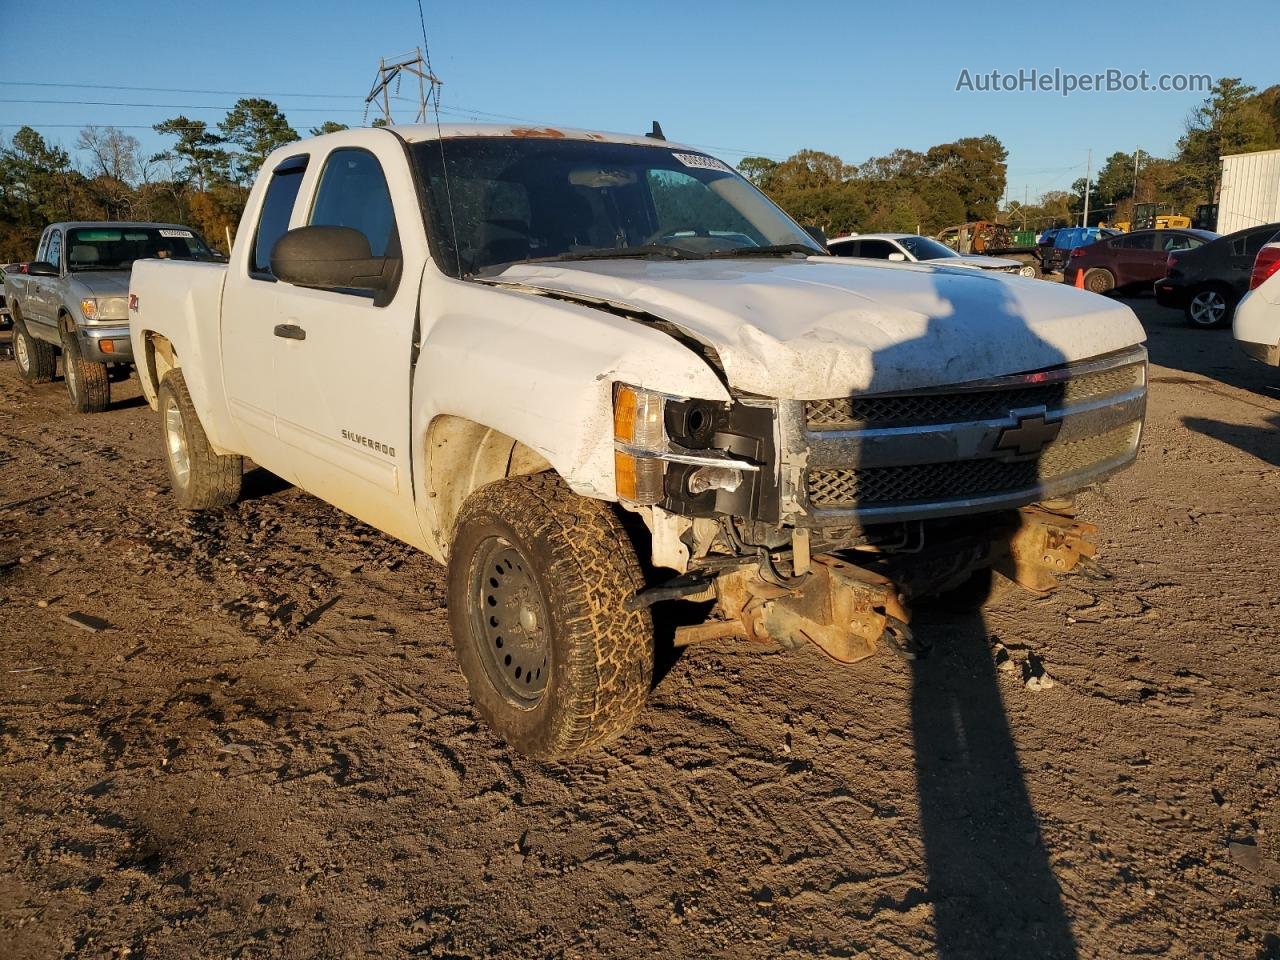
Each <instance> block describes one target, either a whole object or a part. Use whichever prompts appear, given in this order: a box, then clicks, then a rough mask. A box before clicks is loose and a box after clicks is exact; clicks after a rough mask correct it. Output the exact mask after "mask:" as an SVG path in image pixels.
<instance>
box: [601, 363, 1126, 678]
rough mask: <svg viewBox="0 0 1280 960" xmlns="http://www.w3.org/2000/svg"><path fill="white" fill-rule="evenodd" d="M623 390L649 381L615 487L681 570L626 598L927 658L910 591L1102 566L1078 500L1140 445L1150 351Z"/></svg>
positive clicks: (842, 650)
mask: <svg viewBox="0 0 1280 960" xmlns="http://www.w3.org/2000/svg"><path fill="white" fill-rule="evenodd" d="M619 390H620V391H623V392H625V391H631V392H632V393H633V394H634V395H635V396H636V398H638V399H636V400H635V401H634V402H632V401H626V402H624V403H623V404H621V405H620V404H618V402H617V397H618V396H622V395H624V393H619V394H616V395H615V413H617V411H618V410H619V409H620V408H621V409H622V411H623V415H622V416H621V417H619V416H617V415H615V447H616V450H617V456H618V474H619V478H620V479H619V492H620V494H621V496H620V499H621V500H622V502H623V504H624V506H628V507H629V508H630V509H633V510H635V511H636V512H638V513H640V514H641V515H642V516H643V517H644V518H645V521H646V523H647V525H648V527H649V530H650V533H651V534H652V555H653V562H654V564H655V565H656V566H659V567H667V568H671V569H674V570H676V571H678V573H679V576H677V577H675V578H674V579H672V580H670V581H668V582H666V583H663V584H659V585H657V586H656V587H653V588H650V589H649V590H646V591H643V592H641V593H640V594H637V596H636V597H635V598H634V600H633V603H634V604H635V605H651V604H653V603H659V602H663V601H666V600H675V599H685V600H689V599H693V600H699V601H703V602H705V601H709V600H712V599H714V600H715V601H716V602H715V604H714V605H713V606H712V607H711V608H710V613H709V619H708V620H707V621H706V622H704V623H700V624H694V625H688V626H682V627H680V628H679V629H678V631H677V633H676V643H677V644H680V645H684V644H689V643H696V642H700V641H704V640H707V639H712V638H716V637H727V636H738V637H744V638H746V639H749V640H752V641H757V642H763V641H766V640H772V641H775V642H777V643H779V644H781V645H782V646H784V647H787V648H794V647H796V646H798V645H800V644H803V643H805V642H812V643H814V644H815V645H817V646H818V647H819V648H820V649H821V650H822V651H823V652H824V653H825V654H826V655H827V656H829V657H830V658H831V659H833V660H835V661H837V662H839V663H854V662H857V661H858V660H861V659H864V658H866V657H869V656H871V655H872V654H874V653H876V652H877V650H879V649H881V648H882V647H885V648H888V649H890V650H893V651H894V652H897V653H899V654H901V655H903V656H908V657H910V656H915V655H918V654H919V652H920V647H919V645H918V644H917V643H916V642H915V640H914V638H913V636H912V633H911V629H910V627H909V625H908V624H909V621H910V612H909V611H910V604H911V602H912V600H913V599H915V598H919V597H924V596H931V595H938V594H947V593H949V592H951V591H956V590H958V589H960V588H962V587H963V586H964V585H965V584H966V583H968V582H970V581H972V580H973V579H974V578H975V577H976V576H980V575H984V574H986V572H987V571H988V570H990V571H994V572H995V573H996V574H998V575H1000V576H1002V577H1005V578H1007V579H1008V580H1011V581H1013V582H1014V583H1017V584H1018V585H1020V586H1022V587H1024V588H1026V589H1028V590H1030V591H1033V592H1037V593H1044V592H1047V591H1049V590H1051V589H1053V588H1054V587H1056V586H1057V585H1058V579H1059V578H1060V577H1062V576H1065V575H1069V574H1073V573H1083V574H1085V575H1088V576H1103V575H1104V574H1102V572H1101V570H1100V568H1099V567H1098V566H1097V564H1096V561H1095V559H1094V558H1095V556H1096V553H1097V547H1096V542H1095V539H1094V538H1095V536H1096V533H1097V529H1096V527H1094V526H1093V525H1092V524H1089V523H1085V522H1083V521H1080V520H1078V519H1076V518H1075V516H1074V515H1073V508H1072V504H1071V501H1070V500H1069V499H1066V498H1069V497H1070V495H1071V494H1073V493H1075V492H1077V491H1079V490H1081V489H1083V488H1085V487H1087V486H1089V485H1091V484H1093V483H1096V482H1098V481H1100V480H1101V479H1103V478H1105V477H1106V476H1108V475H1110V474H1112V473H1114V472H1116V471H1118V470H1120V469H1123V468H1124V467H1126V466H1128V465H1129V464H1130V463H1131V462H1132V461H1133V459H1134V458H1135V456H1136V453H1137V447H1138V443H1139V440H1140V437H1141V432H1142V422H1143V416H1144V413H1145V401H1146V354H1145V351H1144V350H1143V349H1142V348H1141V347H1136V348H1132V349H1130V350H1125V351H1121V352H1119V353H1116V354H1112V355H1109V356H1106V357H1100V358H1096V359H1094V360H1090V361H1087V362H1083V363H1076V364H1069V365H1063V366H1061V367H1056V368H1053V369H1050V370H1043V371H1034V372H1032V373H1028V374H1021V375H1016V376H1011V377H1001V378H998V379H995V380H988V381H983V382H980V383H971V384H963V385H959V386H955V387H951V388H948V389H945V390H943V389H939V390H932V391H920V392H915V393H911V394H897V395H880V396H869V397H855V398H851V399H848V398H846V399H837V400H830V401H777V400H767V399H762V398H754V397H738V398H736V399H735V400H734V401H733V402H731V403H728V404H715V403H709V402H704V401H697V400H687V399H682V398H669V397H656V399H655V397H654V395H649V396H648V397H647V398H646V397H645V396H644V394H643V391H637V390H635V388H630V387H625V386H621V387H620V388H619ZM641 420H643V421H644V422H643V423H642V424H641V423H640V421H641ZM637 424H638V425H637ZM633 477H634V478H635V482H634V483H632V480H631V478H633ZM624 484H631V486H630V487H624ZM628 493H629V494H630V496H628V495H627V494H628Z"/></svg>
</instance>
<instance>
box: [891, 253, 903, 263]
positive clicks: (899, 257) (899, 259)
mask: <svg viewBox="0 0 1280 960" xmlns="http://www.w3.org/2000/svg"><path fill="white" fill-rule="evenodd" d="M889 259H890V260H892V261H893V262H894V263H906V262H907V255H906V254H905V253H891V254H889Z"/></svg>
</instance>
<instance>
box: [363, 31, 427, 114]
mask: <svg viewBox="0 0 1280 960" xmlns="http://www.w3.org/2000/svg"><path fill="white" fill-rule="evenodd" d="M404 73H408V74H410V75H411V76H415V77H417V78H418V112H417V115H416V116H415V117H414V122H415V123H426V122H427V107H428V105H429V104H430V103H431V98H432V97H433V96H434V97H435V98H436V105H437V107H438V106H439V104H440V93H439V90H440V86H441V85H442V83H443V81H442V80H441V79H440V78H439V77H437V76H436V75H435V74H434V73H432V72H431V68H430V66H428V64H427V61H426V60H424V59H423V57H422V48H421V47H418V48H416V49H415V50H414V51H413V55H412V56H403V57H397V58H396V59H394V60H387V59H386V58H385V57H384V58H382V59H381V60H379V61H378V75H377V76H376V77H374V78H373V87H372V88H370V90H369V95H368V96H367V97H365V98H364V116H365V119H366V120H368V119H369V104H371V103H373V104H377V106H378V109H379V110H381V111H382V119H383V121H384V122H385V123H386V124H387V125H388V126H390V125H391V124H393V123H395V121H394V120H393V119H392V117H391V82H392V81H393V80H394V81H395V86H396V93H399V92H400V77H401V74H404ZM379 98H381V99H379Z"/></svg>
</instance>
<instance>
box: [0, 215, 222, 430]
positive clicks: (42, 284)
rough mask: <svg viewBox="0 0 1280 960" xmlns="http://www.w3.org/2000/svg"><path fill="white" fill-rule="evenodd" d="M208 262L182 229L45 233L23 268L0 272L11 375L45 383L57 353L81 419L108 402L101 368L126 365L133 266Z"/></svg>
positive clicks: (128, 226)
mask: <svg viewBox="0 0 1280 960" xmlns="http://www.w3.org/2000/svg"><path fill="white" fill-rule="evenodd" d="M148 258H161V259H164V258H172V259H175V260H212V259H215V257H214V254H213V253H212V251H211V250H210V249H209V247H208V246H207V245H206V244H205V242H204V240H202V239H201V238H200V236H199V235H198V234H197V233H196V232H195V231H194V230H192V229H191V228H190V227H185V226H182V225H181V224H176V223H121V222H114V223H110V222H99V223H89V222H75V223H53V224H50V225H49V226H48V227H46V228H45V231H44V233H43V235H42V236H41V237H40V245H39V246H38V247H37V248H36V256H35V259H34V260H32V261H31V262H30V263H27V264H22V265H17V267H16V268H14V267H9V268H6V270H5V273H4V295H5V301H6V305H7V307H8V310H9V312H10V314H11V315H12V317H13V320H14V332H13V348H14V359H15V360H16V361H17V364H18V372H19V373H20V374H21V375H22V378H23V379H24V380H26V381H27V382H29V383H43V382H48V381H49V380H52V379H53V376H54V372H55V367H56V364H57V355H58V353H59V352H61V354H62V373H63V379H64V380H65V381H66V384H67V391H68V393H69V394H70V395H71V403H72V405H73V406H75V408H76V409H77V410H79V411H81V412H82V413H96V412H98V411H100V410H104V409H106V407H107V404H108V403H110V401H111V379H110V377H109V376H108V373H109V371H108V365H109V364H126V365H127V364H131V363H133V347H132V344H131V343H130V341H129V273H130V271H131V269H132V268H133V262H134V261H135V260H143V259H148Z"/></svg>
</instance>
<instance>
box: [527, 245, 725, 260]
mask: <svg viewBox="0 0 1280 960" xmlns="http://www.w3.org/2000/svg"><path fill="white" fill-rule="evenodd" d="M645 257H665V258H666V259H668V260H705V259H706V257H705V256H703V255H702V254H700V253H691V252H690V251H688V250H682V249H680V248H679V247H673V246H671V245H670V244H667V243H645V244H641V245H640V246H638V247H605V248H603V249H600V250H583V251H582V252H580V253H561V254H557V255H556V256H554V257H532V258H530V259H528V260H522V261H520V262H521V263H554V262H556V261H558V260H640V259H643V258H645Z"/></svg>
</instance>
